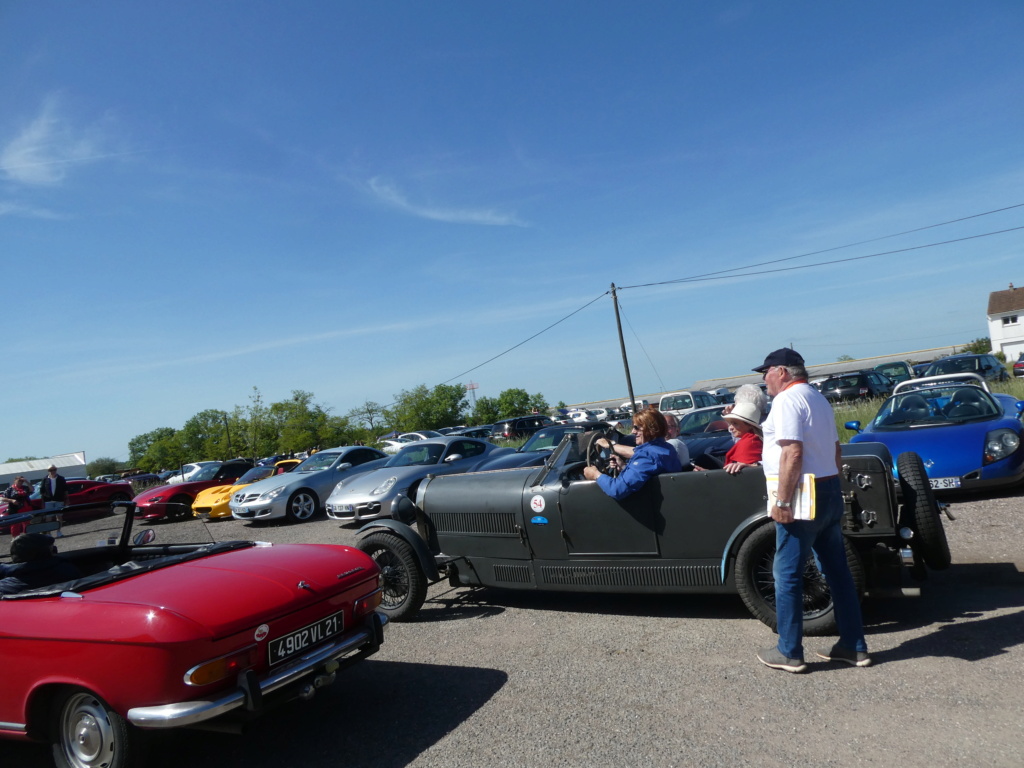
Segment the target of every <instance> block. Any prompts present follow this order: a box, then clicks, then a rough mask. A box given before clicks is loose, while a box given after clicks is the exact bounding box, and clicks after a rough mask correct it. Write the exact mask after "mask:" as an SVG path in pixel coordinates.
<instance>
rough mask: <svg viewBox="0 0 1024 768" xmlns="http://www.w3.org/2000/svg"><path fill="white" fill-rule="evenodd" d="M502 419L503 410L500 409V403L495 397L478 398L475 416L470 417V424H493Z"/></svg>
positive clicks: (474, 410)
mask: <svg viewBox="0 0 1024 768" xmlns="http://www.w3.org/2000/svg"><path fill="white" fill-rule="evenodd" d="M500 418H501V409H500V408H499V407H498V401H497V400H496V399H495V398H493V397H487V396H486V395H484V396H483V397H478V398H477V399H476V404H475V405H474V406H473V414H472V416H470V419H469V421H470V423H471V424H474V425H477V424H493V423H494V422H496V421H497V420H498V419H500Z"/></svg>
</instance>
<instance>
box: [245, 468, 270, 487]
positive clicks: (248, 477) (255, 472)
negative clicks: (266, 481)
mask: <svg viewBox="0 0 1024 768" xmlns="http://www.w3.org/2000/svg"><path fill="white" fill-rule="evenodd" d="M274 470H275V467H253V468H252V469H250V470H249V471H248V472H246V473H245V474H244V475H242V476H241V477H240V478H238V482H237V483H236V485H242V483H255V482H256V481H257V480H262V479H263V478H264V477H270V476H271V475H272V474H274Z"/></svg>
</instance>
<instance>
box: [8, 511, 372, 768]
mask: <svg viewBox="0 0 1024 768" xmlns="http://www.w3.org/2000/svg"><path fill="white" fill-rule="evenodd" d="M114 511H115V515H114V516H112V517H106V518H102V519H99V520H96V521H93V522H91V523H85V524H83V526H79V528H84V527H87V526H88V527H90V528H95V529H96V530H89V531H85V530H83V531H81V532H80V533H76V535H74V536H70V537H66V538H64V539H61V540H60V541H59V544H60V547H61V550H62V551H61V552H60V554H59V555H56V556H54V555H52V554H51V553H50V550H49V546H50V545H49V544H48V543H47V542H48V540H47V539H45V538H44V539H43V541H44V550H45V556H46V557H47V558H49V560H59V561H60V563H59V568H57V569H53V570H54V572H60V573H61V574H62V576H63V577H64V578H65V580H64V581H63V582H61V583H57V584H42V585H40V584H38V583H35V584H31V585H29V586H30V587H34V588H29V589H22V590H21V591H17V590H13V593H9V594H2V595H0V659H3V661H4V672H3V674H2V675H0V737H3V738H13V739H20V740H36V741H43V742H49V743H50V744H51V745H52V750H53V757H54V761H55V763H56V764H57V765H58V766H61V767H62V768H67V767H73V768H100V767H101V766H102V767H103V768H125V767H126V766H136V765H144V764H145V763H144V760H143V758H142V757H141V756H140V752H139V750H140V749H144V747H145V741H146V740H145V738H144V735H145V734H144V731H145V730H146V729H166V728H177V727H185V726H196V725H198V724H204V725H207V726H211V725H215V726H216V727H217V728H218V729H220V730H223V729H227V730H231V729H233V728H236V727H237V728H240V727H241V724H242V723H244V722H245V721H246V720H249V719H252V718H254V717H256V716H257V715H258V714H259V713H261V712H262V711H264V710H266V709H268V708H270V707H271V706H273V705H275V704H278V703H282V702H285V701H289V700H292V699H295V698H299V699H308V698H310V697H311V696H312V695H313V694H314V693H315V692H316V690H317V689H318V688H320V687H322V686H323V685H326V684H329V683H331V682H333V681H334V679H335V676H336V674H337V673H338V671H339V670H340V669H342V668H343V667H346V666H348V665H350V664H352V663H355V662H356V661H358V660H360V659H363V658H366V657H368V656H370V655H372V654H373V653H375V652H376V651H377V650H378V649H379V647H380V644H381V642H382V641H383V637H384V627H385V624H386V623H387V619H386V618H385V617H384V616H382V615H381V614H380V613H378V612H377V611H376V610H375V609H376V608H377V606H378V605H379V603H380V595H381V592H380V586H379V576H380V570H379V568H378V567H377V565H376V564H375V563H374V561H373V560H372V559H371V558H369V557H368V556H366V555H365V554H363V553H362V552H360V551H358V550H356V549H353V548H350V547H346V546H340V545H331V544H283V545H270V544H265V543H262V544H261V543H256V542H250V541H229V542H219V543H216V542H208V543H188V544H186V543H166V544H155V543H153V541H154V539H155V538H156V535H155V534H156V532H155V530H154V529H152V528H150V529H147V530H146V531H144V532H142V533H139V534H138V535H136V536H135V537H132V522H133V514H132V513H133V511H134V505H133V504H132V503H131V502H126V503H124V504H119V505H116V506H115V510H114ZM42 514H43V513H27V514H21V515H13V516H12V521H15V522H16V521H19V520H20V519H21V518H26V519H29V518H31V519H32V520H33V526H34V527H36V528H42V529H44V530H45V529H46V527H47V525H48V523H46V522H42V523H38V522H35V521H38V520H40V519H43V520H45V518H41V517H40V516H41V515H42ZM101 528H102V531H100V529H101ZM29 530H30V532H31V531H32V527H30V529H29ZM98 532H99V533H98ZM100 534H102V535H103V536H104V537H105V538H103V539H100V541H99V542H97V541H96V536H97V535H100ZM26 538H27V537H26ZM80 539H81V540H83V545H84V546H82V547H81V548H78V549H75V548H74V546H75V542H76V541H77V540H80ZM85 539H88V541H87V542H86V541H84V540H85ZM35 540H36V541H39V540H40V539H39V537H36V539H35ZM18 554H19V555H20V554H21V549H19V550H18ZM2 559H3V560H6V557H4V558H2ZM49 560H48V561H47V562H49ZM34 562H36V561H34V560H33V563H34ZM22 564H24V561H23V562H22V563H19V564H7V563H0V577H2V576H4V575H9V573H10V572H11V569H12V567H14V566H17V565H22ZM69 568H70V569H71V570H72V572H74V571H75V570H76V569H77V574H75V577H74V578H71V579H67V576H68V573H67V571H68V569H69ZM24 579H25V581H26V582H29V581H31V580H30V579H29V578H28V577H27V576H26V577H24ZM211 580H216V583H217V586H218V588H217V589H215V590H211V589H210V588H209V585H210V583H211ZM9 581H10V579H8V578H0V592H12V590H11V589H10V584H9ZM36 581H37V582H38V580H36ZM224 595H230V599H225V597H224Z"/></svg>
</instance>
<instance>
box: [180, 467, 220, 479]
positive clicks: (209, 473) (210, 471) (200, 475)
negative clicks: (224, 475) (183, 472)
mask: <svg viewBox="0 0 1024 768" xmlns="http://www.w3.org/2000/svg"><path fill="white" fill-rule="evenodd" d="M218 469H220V464H209V465H207V466H205V467H203V468H202V469H200V470H199V471H198V472H196V473H195V474H194V475H192V477H190V478H189V479H188V481H189V482H190V483H198V482H202V481H203V480H213V476H214V475H216V474H217V470H218Z"/></svg>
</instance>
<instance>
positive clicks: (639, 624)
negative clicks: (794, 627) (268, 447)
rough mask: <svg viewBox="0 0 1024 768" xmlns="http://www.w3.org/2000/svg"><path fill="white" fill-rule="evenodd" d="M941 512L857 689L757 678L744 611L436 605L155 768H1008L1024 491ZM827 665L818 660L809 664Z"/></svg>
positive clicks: (841, 683) (166, 737)
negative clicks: (372, 650) (376, 647)
mask: <svg viewBox="0 0 1024 768" xmlns="http://www.w3.org/2000/svg"><path fill="white" fill-rule="evenodd" d="M951 509H952V512H953V514H954V515H956V518H957V519H956V520H955V521H952V522H948V521H947V523H946V530H947V534H948V537H949V540H950V547H951V550H952V553H953V560H954V562H953V565H952V566H951V567H950V568H949V569H948V570H946V571H943V572H938V573H932V574H931V575H930V577H929V579H928V581H927V582H925V583H924V584H923V589H922V593H921V596H920V597H916V598H893V599H868V600H866V601H865V603H864V617H865V623H866V629H867V634H868V643H869V646H870V649H871V653H872V656H873V658H874V661H875V663H874V666H872V667H869V668H866V669H855V668H851V667H847V666H845V665H842V664H835V663H829V662H825V661H818V662H815V663H811V664H810V666H809V670H808V672H807V673H805V674H802V675H791V674H788V673H785V672H780V671H775V670H770V669H768V668H766V667H764V666H762V665H761V664H759V663H758V662H757V660H756V659H755V658H754V654H755V652H756V651H757V650H758V649H760V648H764V647H769V646H771V645H773V644H774V635H773V634H772V633H771V632H770V630H768V629H767V628H766V627H765V626H764V625H762V624H761V623H760V622H758V621H756V620H755V619H752V618H750V617H749V615H748V614H747V612H746V610H745V609H744V607H743V605H742V604H741V602H740V600H739V598H734V597H721V596H717V597H710V596H708V597H705V596H697V597H694V596H679V597H636V596H600V595H575V594H551V593H546V594H541V593H523V592H502V591H496V590H469V589H452V588H450V587H448V586H447V584H443V583H442V584H438V585H435V586H433V587H432V588H431V590H430V594H429V597H428V601H427V603H426V605H425V606H424V610H423V611H422V613H421V614H420V615H419V617H418V619H417V620H416V621H413V622H410V623H405V624H391V625H390V627H389V631H388V634H387V641H386V643H385V646H384V647H383V648H382V649H381V651H380V653H378V654H377V655H376V656H375V657H373V658H372V659H371V660H369V661H366V662H364V663H361V664H357V665H356V666H354V667H352V668H350V669H348V670H345V671H344V673H343V674H342V675H340V676H339V680H338V682H336V683H335V684H334V685H333V686H331V687H329V688H326V689H323V690H321V691H319V692H318V694H317V695H316V696H315V697H314V698H313V699H312V700H311V701H309V702H295V703H293V704H291V705H289V706H287V707H284V708H282V709H278V710H275V711H274V712H272V713H270V714H268V715H267V716H265V717H264V718H262V719H261V720H259V721H257V723H256V724H255V725H254V726H253V727H252V728H251V730H250V731H249V732H248V733H247V734H245V735H243V736H234V735H226V734H216V733H209V732H202V731H176V732H169V733H161V734H158V735H157V736H156V737H155V738H154V749H153V753H152V756H151V758H150V760H149V762H148V765H149V766H153V767H154V768H163V767H164V766H175V767H178V766H183V765H185V766H189V767H190V768H206V767H207V766H209V767H210V768H213V767H214V766H216V768H223V766H225V765H243V764H244V765H247V766H254V767H257V768H259V767H261V766H267V767H268V768H269V767H270V766H273V767H274V768H283V767H286V766H302V767H303V768H318V767H320V766H341V765H345V766H374V768H390V767H392V766H394V767H396V768H397V767H398V766H445V768H458V767H459V766H491V765H500V766H690V765H700V766H747V765H750V766H759V767H761V768H763V767H764V766H794V765H816V766H851V765H867V766H871V765H887V766H888V765H892V764H899V765H901V766H919V765H920V766H924V765H927V766H957V767H958V768H963V767H964V766H1014V768H1017V767H1018V766H1021V765H1022V764H1024V722H1022V713H1024V674H1022V673H1024V649H1022V642H1024V577H1022V574H1021V572H1022V569H1024V490H1021V491H1017V492H1012V493H1006V494H1002V495H999V496H996V497H991V496H990V497H988V498H980V497H974V498H965V499H961V500H957V501H954V503H953V506H952V508H951ZM88 525H92V524H83V529H82V530H83V534H84V535H92V534H85V533H84V532H85V528H86V526H88ZM76 527H77V526H67V527H66V528H65V530H66V531H67V532H68V533H71V534H74V533H76V531H75V528H76ZM152 527H153V528H154V530H155V531H156V532H157V535H158V539H157V540H158V541H172V540H182V541H187V540H193V541H194V540H199V539H202V538H205V535H206V533H207V532H208V533H209V534H210V535H212V536H213V537H214V538H217V539H219V540H222V539H230V538H250V539H258V540H269V541H274V542H285V541H322V542H337V543H348V544H351V543H354V541H355V539H356V530H355V529H354V528H351V527H347V528H344V527H339V526H338V524H337V523H335V522H334V521H329V520H326V519H323V518H321V519H315V520H313V521H311V522H308V523H303V524H298V525H288V524H281V525H265V526H253V525H250V524H243V523H239V522H236V521H225V522H220V523H211V524H205V523H202V522H200V521H196V520H191V521H186V522H183V523H170V524H163V523H158V524H154V525H153V526H152ZM4 543H5V542H4ZM4 543H0V546H4ZM214 588H216V586H215V585H211V589H214ZM225 599H230V595H225ZM830 644H831V639H830V638H808V640H807V642H806V647H807V656H808V661H813V658H814V657H813V651H814V650H815V649H821V650H824V649H826V648H828V647H829V646H830ZM48 764H49V755H48V752H47V750H46V749H45V748H44V747H40V746H36V745H25V744H18V743H13V742H0V765H2V766H4V767H5V768H28V767H29V766H44V765H48Z"/></svg>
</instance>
